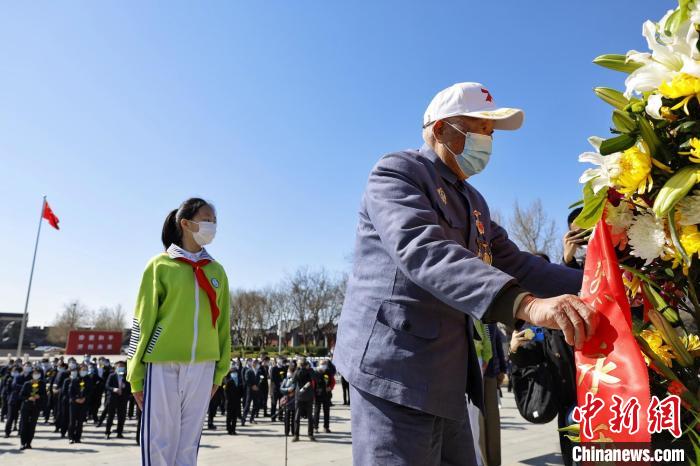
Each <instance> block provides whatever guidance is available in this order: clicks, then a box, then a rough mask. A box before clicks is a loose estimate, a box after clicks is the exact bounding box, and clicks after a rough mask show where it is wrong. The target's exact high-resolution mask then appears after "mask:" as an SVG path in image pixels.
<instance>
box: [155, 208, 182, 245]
mask: <svg viewBox="0 0 700 466" xmlns="http://www.w3.org/2000/svg"><path fill="white" fill-rule="evenodd" d="M178 210H179V209H175V210H173V211H172V212H170V213H169V214H168V216H167V217H165V223H163V233H162V234H161V237H160V238H161V240H162V241H163V247H165V249H166V250H167V249H168V248H169V247H170V245H171V244H177V245H180V242H181V241H182V231H180V225H178V222H177V211H178Z"/></svg>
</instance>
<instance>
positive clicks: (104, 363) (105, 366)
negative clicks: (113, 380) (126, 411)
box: [97, 358, 133, 427]
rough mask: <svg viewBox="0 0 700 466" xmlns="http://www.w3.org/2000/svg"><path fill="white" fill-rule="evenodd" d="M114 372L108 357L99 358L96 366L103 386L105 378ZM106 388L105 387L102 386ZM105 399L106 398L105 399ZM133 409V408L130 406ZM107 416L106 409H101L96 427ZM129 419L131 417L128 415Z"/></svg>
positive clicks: (105, 381) (100, 424) (100, 425)
mask: <svg viewBox="0 0 700 466" xmlns="http://www.w3.org/2000/svg"><path fill="white" fill-rule="evenodd" d="M112 373H114V368H113V367H112V365H111V363H110V362H109V359H107V358H104V359H101V362H100V365H98V366H97V375H98V376H99V377H100V379H102V384H103V387H104V386H105V385H106V384H107V379H108V378H109V376H110V375H112ZM104 390H106V388H104ZM129 399H130V400H131V399H133V397H129ZM105 401H106V400H105ZM132 409H133V408H132ZM106 417H107V409H106V408H105V409H103V410H102V414H100V416H99V418H98V421H97V427H102V424H103V423H104V422H105V418H106ZM129 419H131V417H129Z"/></svg>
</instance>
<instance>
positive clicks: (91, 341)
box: [66, 330, 122, 355]
mask: <svg viewBox="0 0 700 466" xmlns="http://www.w3.org/2000/svg"><path fill="white" fill-rule="evenodd" d="M121 349H122V332H108V331H100V330H71V331H70V332H69V333H68V341H67V342H66V354H90V355H93V354H121Z"/></svg>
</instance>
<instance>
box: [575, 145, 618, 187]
mask: <svg viewBox="0 0 700 466" xmlns="http://www.w3.org/2000/svg"><path fill="white" fill-rule="evenodd" d="M588 142H589V143H590V144H591V146H593V148H594V149H595V150H596V152H584V153H583V154H581V155H579V156H578V161H579V162H582V163H586V162H587V163H591V164H593V165H597V166H598V168H589V169H587V170H586V171H584V172H583V174H582V175H581V177H580V178H579V180H578V181H579V183H581V184H586V183H588V182H589V181H590V182H591V186H592V188H593V192H594V193H596V194H597V193H598V192H599V191H600V190H601V189H603V188H605V187H606V186H608V187H609V186H612V182H611V179H612V178H614V177H615V176H616V174H617V173H618V172H619V161H620V156H621V155H622V154H621V153H620V152H615V153H614V154H610V155H601V154H600V145H601V143H602V142H603V139H602V138H599V137H596V136H591V137H590V138H588Z"/></svg>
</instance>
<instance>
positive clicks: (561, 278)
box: [335, 83, 595, 466]
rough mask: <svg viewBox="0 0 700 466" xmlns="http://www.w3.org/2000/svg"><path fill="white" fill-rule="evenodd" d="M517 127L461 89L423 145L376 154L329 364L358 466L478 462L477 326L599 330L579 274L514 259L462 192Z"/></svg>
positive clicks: (581, 338)
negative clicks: (343, 396)
mask: <svg viewBox="0 0 700 466" xmlns="http://www.w3.org/2000/svg"><path fill="white" fill-rule="evenodd" d="M522 121H523V112H522V111H521V110H516V109H508V108H498V107H496V105H495V104H494V102H493V97H492V96H491V93H490V92H489V91H488V90H487V89H486V88H485V87H484V86H482V85H481V84H478V83H459V84H455V85H454V86H451V87H449V88H447V89H445V90H443V91H441V92H440V93H438V94H437V95H436V96H435V98H434V99H433V101H432V102H431V103H430V105H429V106H428V109H427V110H426V112H425V116H424V119H423V128H424V131H423V138H424V140H425V145H423V147H422V148H421V149H419V150H407V151H403V152H395V153H392V154H389V155H386V156H384V157H382V159H381V160H379V162H378V163H377V164H376V165H375V167H374V168H373V170H372V172H371V174H370V176H369V180H368V182H367V187H366V189H365V193H364V197H363V200H362V205H361V208H360V221H359V226H358V229H357V240H356V250H355V264H354V268H353V272H352V275H351V277H350V280H349V283H348V288H347V292H346V298H345V304H344V306H343V311H342V314H341V318H340V324H339V329H338V341H337V344H336V353H335V360H336V365H337V367H338V371H339V372H340V373H342V374H343V376H345V378H347V380H348V381H349V382H350V384H351V392H352V395H351V396H352V408H351V409H352V432H353V442H352V446H353V458H354V464H356V465H362V466H366V465H373V464H377V465H420V466H432V465H438V464H451V465H470V466H471V465H475V464H476V459H475V457H474V447H473V443H472V436H471V431H470V427H469V421H468V416H467V415H466V408H465V404H466V400H465V398H466V397H465V391H466V394H467V396H469V398H470V400H471V402H472V403H473V404H475V405H476V406H482V382H481V371H480V368H479V365H478V361H477V358H476V355H475V351H474V343H473V334H474V333H473V319H480V320H482V321H483V322H486V323H490V322H497V321H498V322H503V323H505V324H508V325H513V324H514V321H515V320H524V321H529V322H531V323H533V324H535V325H540V326H545V327H549V328H559V329H562V330H563V331H564V333H565V335H566V340H567V342H568V343H569V344H571V345H574V344H575V345H576V346H580V345H582V344H583V343H584V342H585V341H586V340H587V338H588V337H589V336H590V335H591V333H592V332H593V331H594V327H595V322H594V320H595V319H594V317H595V316H594V314H593V312H592V311H591V310H590V309H589V308H588V307H586V305H584V304H583V303H582V302H581V301H580V300H579V299H578V298H577V297H576V296H573V294H575V293H577V292H578V291H579V289H580V286H581V279H582V277H581V271H579V270H573V269H570V268H566V267H562V266H559V265H553V264H549V263H547V262H546V261H544V260H543V259H541V258H539V257H535V256H533V255H531V254H528V253H525V252H521V251H519V250H518V248H517V247H516V246H515V244H513V243H512V242H511V241H510V240H509V239H508V235H507V234H506V232H505V230H504V229H503V228H501V227H500V226H499V225H497V224H496V223H494V222H492V221H491V219H490V216H489V209H488V206H487V204H486V201H485V200H484V199H483V197H482V196H481V195H480V194H479V192H478V191H477V190H476V189H474V188H473V187H472V186H471V185H470V184H469V183H468V182H466V180H467V178H469V177H471V176H473V175H476V174H477V173H479V172H480V171H481V170H483V168H484V167H485V166H486V164H487V162H488V160H489V157H490V154H491V142H492V134H493V131H494V130H495V129H504V130H514V129H517V128H519V127H520V125H521V124H522Z"/></svg>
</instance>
